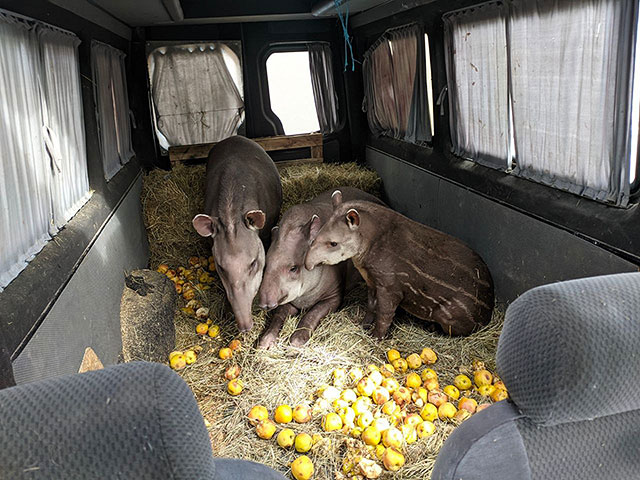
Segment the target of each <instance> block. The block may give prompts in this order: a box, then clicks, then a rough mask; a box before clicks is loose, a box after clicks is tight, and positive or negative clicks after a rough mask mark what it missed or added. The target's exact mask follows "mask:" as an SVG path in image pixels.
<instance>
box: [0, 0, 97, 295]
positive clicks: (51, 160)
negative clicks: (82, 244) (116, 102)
mask: <svg viewBox="0 0 640 480" xmlns="http://www.w3.org/2000/svg"><path fill="white" fill-rule="evenodd" d="M0 14H2V15H3V16H6V17H9V18H12V19H13V21H14V22H15V23H18V24H20V25H19V26H18V28H25V26H26V27H28V28H27V30H26V31H28V32H29V35H33V36H34V37H35V38H33V39H31V41H32V42H33V47H34V49H33V51H31V52H29V55H28V56H27V58H28V60H29V61H31V60H33V65H34V67H35V68H34V70H33V72H32V73H33V75H34V77H35V78H33V79H32V81H33V84H34V86H35V89H34V92H31V93H32V95H33V97H34V98H33V99H32V100H33V102H34V105H33V108H34V109H36V110H37V111H36V112H29V113H30V115H29V116H30V117H33V116H37V122H36V123H39V124H40V125H39V130H38V138H37V140H39V143H40V147H41V149H40V151H41V154H42V156H41V158H33V159H32V162H33V165H32V167H37V168H38V170H39V173H41V174H43V177H41V178H40V181H41V182H42V183H38V185H37V186H38V187H40V190H39V191H38V192H35V194H36V197H43V198H44V201H42V202H41V203H40V206H43V205H46V210H45V209H42V210H41V211H40V217H41V218H42V219H45V217H46V220H47V222H48V227H47V228H46V232H43V231H41V232H38V233H39V235H40V237H39V239H38V241H36V242H35V243H33V242H31V245H28V248H27V249H26V251H25V250H24V249H23V251H22V252H18V256H17V258H16V257H13V258H11V257H7V258H8V259H9V262H13V263H12V264H11V265H10V268H9V269H8V270H7V271H5V272H3V273H6V274H7V277H8V278H9V280H8V283H7V285H5V286H4V287H2V286H0V293H2V292H3V291H4V289H5V288H8V287H9V286H10V285H11V283H12V282H14V281H15V280H16V278H18V277H19V276H20V275H21V274H22V273H23V272H24V271H25V270H26V269H27V268H28V266H29V263H30V262H31V261H32V260H33V259H34V258H35V257H36V256H37V255H38V254H39V253H40V252H41V251H42V249H44V248H45V247H46V246H47V245H49V244H50V243H51V240H53V238H54V237H56V235H58V234H59V233H60V232H61V231H62V230H63V229H64V227H65V226H66V225H67V224H68V223H69V222H70V221H71V220H72V219H73V217H75V216H76V215H77V214H78V212H79V211H80V210H81V209H82V207H84V206H85V204H86V203H87V202H88V201H89V200H90V198H91V197H92V195H93V190H92V189H91V186H90V183H89V165H88V155H87V141H86V132H85V120H84V113H85V112H84V108H85V106H84V101H83V95H82V79H81V74H80V54H79V48H78V46H79V44H80V42H81V41H80V38H79V37H78V35H76V34H75V33H73V32H71V31H69V30H66V29H63V28H60V27H57V26H55V25H51V24H48V23H46V22H42V21H40V20H36V19H33V18H30V17H26V16H24V15H20V14H17V13H14V12H11V11H8V10H4V9H0ZM51 33H54V34H56V35H62V36H64V37H65V41H66V40H70V41H71V42H70V44H66V43H65V42H60V41H59V40H60V38H56V36H53V37H52V38H48V37H49V35H50V34H51ZM67 37H69V38H67ZM61 43H62V44H63V47H64V48H66V49H69V48H70V49H71V50H72V51H73V58H72V62H70V61H69V60H70V59H71V57H64V56H55V55H54V56H53V57H50V58H48V54H49V55H50V54H52V53H53V51H54V50H55V49H56V48H57V47H60V45H61ZM22 47H23V46H21V47H20V48H22ZM47 52H48V53H47ZM48 60H49V61H48ZM24 61H25V56H22V57H21V65H20V66H19V68H20V69H21V70H22V71H24V68H23V67H24ZM58 64H60V65H61V69H60V70H59V71H56V72H52V71H51V65H53V68H55V66H56V65H58ZM66 66H70V67H71V68H70V69H69V70H66V71H65V67H66ZM49 74H51V75H49ZM64 74H70V75H71V76H72V77H75V78H71V80H73V81H74V82H77V84H76V83H72V84H69V83H64V85H65V88H69V90H68V92H67V93H69V94H70V96H71V97H73V98H74V100H75V101H76V102H77V105H76V104H74V102H71V103H69V104H66V107H69V106H70V105H71V107H70V109H69V110H67V111H65V112H60V111H57V108H58V107H57V106H56V102H55V101H54V100H57V99H59V97H57V96H56V97H55V98H54V99H52V98H51V97H50V91H51V90H55V89H57V88H58V87H57V86H53V85H54V84H55V80H56V77H57V76H59V75H64ZM67 78H69V77H67ZM49 80H54V83H53V84H52V85H49V84H48V81H49ZM59 81H60V79H59V78H58V82H59ZM76 106H78V107H79V110H76V111H73V110H75V107H76ZM67 113H71V114H72V115H71V116H70V115H66V114H67ZM56 114H57V115H56ZM73 114H76V115H73ZM56 117H57V118H56ZM56 119H57V120H62V122H58V123H57V125H56V126H57V127H58V128H52V126H53V125H54V124H55V123H56V122H55V120H56ZM69 119H72V120H71V122H72V124H68V120H69ZM78 128H80V129H81V131H80V132H78V131H77V130H78ZM69 130H71V131H73V132H74V133H77V135H78V136H79V138H78V143H81V145H79V146H80V147H81V148H78V149H77V150H76V153H77V155H78V156H75V158H74V156H73V155H70V156H69V157H64V156H63V155H64V153H63V152H61V151H60V149H61V148H62V147H64V141H66V140H68V139H67V137H66V135H65V132H66V131H69ZM71 143H75V142H71ZM67 145H68V144H67ZM73 160H79V163H73ZM59 161H60V162H61V163H60V164H59V163H58V162H59ZM62 162H64V163H66V166H64V165H63V163H62ZM70 162H71V163H70ZM16 163H17V162H16ZM78 168H79V170H78ZM66 169H69V170H66ZM56 172H57V173H56ZM67 172H70V173H72V174H73V175H72V176H73V177H74V178H73V181H72V182H69V181H65V180H64V178H63V177H58V175H59V174H62V173H67ZM83 173H84V175H83V177H82V178H80V175H81V174H83ZM18 180H19V182H17V183H18V184H20V183H21V182H22V181H24V180H25V178H19V179H18ZM27 180H28V179H27ZM30 186H32V185H22V186H21V188H20V190H24V191H23V192H21V193H25V192H27V193H28V194H34V192H30V191H29V190H28V188H29V187H30ZM79 188H81V190H79ZM74 189H75V190H76V191H75V192H74V193H78V192H82V193H81V194H80V195H78V196H76V198H74V199H73V203H72V204H68V202H65V201H64V200H65V199H67V200H68V198H69V195H65V198H64V199H63V198H61V195H60V194H61V193H62V192H66V193H67V194H68V193H69V191H70V190H74ZM25 196H28V195H23V196H22V198H20V195H18V202H24V201H25V200H24V197H25ZM28 203H29V204H31V202H28ZM29 214H30V216H31V218H29V219H27V220H23V225H24V224H25V223H26V222H29V223H33V217H34V216H35V215H34V208H33V207H32V208H31V209H30V210H29ZM21 248H22V247H21ZM11 253H12V254H13V253H15V252H11Z"/></svg>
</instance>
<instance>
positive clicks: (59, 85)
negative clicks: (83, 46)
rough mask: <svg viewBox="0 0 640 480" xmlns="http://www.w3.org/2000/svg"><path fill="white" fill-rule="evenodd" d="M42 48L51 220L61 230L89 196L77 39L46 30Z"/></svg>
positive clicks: (41, 40) (43, 33)
mask: <svg viewBox="0 0 640 480" xmlns="http://www.w3.org/2000/svg"><path fill="white" fill-rule="evenodd" d="M40 43H41V45H42V59H43V64H44V71H43V79H42V80H43V82H42V83H43V96H44V100H45V101H44V105H45V107H46V110H45V119H44V121H45V124H44V125H45V130H44V132H43V134H44V135H45V145H46V146H47V147H48V148H47V150H48V153H49V157H50V160H51V171H52V177H51V180H52V181H51V194H52V197H53V198H52V206H53V221H54V224H55V226H56V227H57V228H61V227H62V226H63V225H64V224H65V223H67V222H68V221H69V219H71V217H73V216H74V215H75V214H76V212H77V211H78V210H79V209H80V207H81V206H82V205H84V204H85V202H86V201H87V200H88V199H89V197H90V195H91V194H90V192H89V178H88V173H87V157H86V151H87V150H86V145H85V133H84V121H83V116H82V94H81V87H80V73H79V71H78V65H79V62H78V45H79V44H80V40H79V39H78V38H77V37H75V36H72V35H68V34H65V33H62V32H59V31H56V30H52V29H49V28H43V29H42V30H40Z"/></svg>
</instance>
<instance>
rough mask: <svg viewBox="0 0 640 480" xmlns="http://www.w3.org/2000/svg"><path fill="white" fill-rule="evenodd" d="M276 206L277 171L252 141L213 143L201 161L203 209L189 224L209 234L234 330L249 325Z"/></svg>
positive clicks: (279, 200)
mask: <svg viewBox="0 0 640 480" xmlns="http://www.w3.org/2000/svg"><path fill="white" fill-rule="evenodd" d="M281 205H282V186H281V184H280V175H279V174H278V170H277V168H276V166H275V164H274V163H273V160H271V158H270V157H269V155H267V153H266V152H265V151H264V150H263V149H262V147H261V146H260V145H258V144H257V143H256V142H254V141H253V140H249V139H248V138H245V137H241V136H235V137H230V138H227V139H226V140H223V141H221V142H220V143H218V144H216V145H215V146H214V147H213V148H212V149H211V151H210V152H209V159H208V161H207V186H206V195H205V213H203V214H199V215H196V216H195V217H194V219H193V226H194V227H195V229H196V230H197V232H198V233H199V234H200V235H202V236H204V237H212V239H213V247H212V252H213V258H214V261H215V264H216V270H217V272H218V275H219V276H220V279H221V280H222V284H223V285H224V289H225V291H226V292H227V299H228V300H229V303H230V304H231V308H232V309H233V313H234V315H235V318H236V322H237V325H238V329H239V330H240V331H248V330H251V328H252V327H253V317H252V315H251V305H252V303H253V299H254V297H255V296H256V293H257V292H258V288H259V287H260V283H261V281H262V271H263V269H264V261H265V246H264V243H263V242H265V243H266V242H267V241H268V240H269V236H270V232H271V228H272V227H273V226H274V225H275V224H276V222H277V221H278V216H279V214H280V206H281Z"/></svg>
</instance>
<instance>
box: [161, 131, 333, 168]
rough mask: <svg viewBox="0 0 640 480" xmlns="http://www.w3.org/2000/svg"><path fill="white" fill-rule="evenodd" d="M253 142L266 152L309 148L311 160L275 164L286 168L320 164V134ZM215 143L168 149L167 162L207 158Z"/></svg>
mask: <svg viewBox="0 0 640 480" xmlns="http://www.w3.org/2000/svg"><path fill="white" fill-rule="evenodd" d="M253 141H254V142H256V143H257V144H258V145H260V146H261V147H262V148H264V149H265V151H267V152H274V151H277V150H290V149H293V148H309V149H310V150H311V158H304V159H298V160H288V161H285V162H277V164H278V166H280V167H282V166H283V165H280V164H285V163H286V164H287V165H286V166H289V165H292V164H299V163H322V158H323V150H322V134H321V133H305V134H302V135H279V136H275V137H261V138H254V139H253ZM214 145H215V143H200V144H197V145H184V146H179V147H169V160H171V163H176V162H183V161H185V160H197V159H201V158H207V157H208V156H209V151H210V150H211V147H213V146H214Z"/></svg>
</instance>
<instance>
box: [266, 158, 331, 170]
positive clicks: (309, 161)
mask: <svg viewBox="0 0 640 480" xmlns="http://www.w3.org/2000/svg"><path fill="white" fill-rule="evenodd" d="M275 163H276V167H278V170H282V169H283V168H286V167H293V166H295V165H313V164H317V165H320V164H321V163H322V159H321V158H301V159H299V160H282V161H281V162H275Z"/></svg>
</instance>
